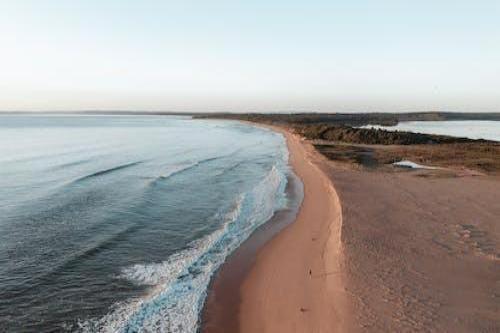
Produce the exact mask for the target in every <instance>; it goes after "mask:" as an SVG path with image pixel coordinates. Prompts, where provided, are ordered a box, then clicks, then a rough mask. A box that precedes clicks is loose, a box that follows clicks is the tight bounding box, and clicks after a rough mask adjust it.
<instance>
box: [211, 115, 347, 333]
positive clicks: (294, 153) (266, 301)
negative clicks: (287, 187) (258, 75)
mask: <svg viewBox="0 0 500 333" xmlns="http://www.w3.org/2000/svg"><path fill="white" fill-rule="evenodd" d="M253 125H255V124H253ZM271 128H272V129H273V130H274V131H277V132H280V133H282V134H283V135H284V136H285V137H286V141H287V146H288V150H289V153H290V158H289V163H290V165H291V167H292V168H293V171H294V172H295V174H296V175H297V176H298V177H299V178H300V179H301V181H302V183H303V186H304V197H303V201H302V204H301V206H300V209H299V211H298V212H297V214H296V216H295V221H294V223H293V224H289V225H287V226H286V227H285V228H284V229H283V230H281V229H280V230H281V231H280V232H279V233H278V234H277V235H276V230H274V233H272V234H271V235H269V232H268V235H267V236H264V237H263V236H262V235H260V236H259V235H258V236H256V237H260V238H261V241H260V244H258V245H257V246H259V248H258V249H254V250H255V252H256V255H255V254H254V258H250V259H248V253H247V254H246V256H247V258H246V259H242V257H245V254H242V252H248V249H245V248H242V249H241V248H240V249H238V250H237V251H236V253H235V255H234V256H233V258H231V259H230V260H229V261H228V262H227V263H226V264H224V266H223V269H222V270H221V272H219V274H218V275H217V276H216V278H215V280H214V282H213V284H212V288H211V289H210V291H209V297H208V300H207V303H206V306H205V311H204V314H203V332H235V330H237V331H239V332H340V331H346V330H348V328H349V327H350V325H351V322H350V311H349V310H348V309H349V304H348V298H347V297H346V292H345V288H344V281H343V273H342V272H343V250H342V244H341V229H342V213H341V212H342V210H341V206H340V201H339V198H338V196H337V193H336V191H335V189H334V188H333V186H332V183H331V181H330V179H329V178H328V177H327V176H326V175H325V174H324V172H323V171H322V169H321V164H322V163H323V158H322V157H321V156H320V155H319V154H318V153H317V152H316V151H315V150H314V148H313V147H312V146H311V145H310V144H308V143H306V142H305V141H303V140H302V139H301V138H300V137H299V136H297V135H294V134H292V133H290V132H289V131H287V130H286V129H283V128H277V127H271ZM279 218H280V217H278V219H279ZM281 218H282V219H283V217H281ZM288 218H289V216H288ZM271 222H272V221H271ZM282 227H283V226H282ZM261 233H262V232H261ZM263 233H266V231H263ZM254 238H255V237H254ZM262 238H264V241H263V240H262ZM266 238H267V239H266ZM269 238H272V239H271V240H269ZM254 243H255V241H254ZM257 243H259V242H257ZM249 246H250V247H252V246H253V247H254V248H255V246H256V245H255V244H254V245H249ZM247 247H248V246H247ZM235 272H236V273H235ZM235 294H237V295H235ZM235 307H236V309H235Z"/></svg>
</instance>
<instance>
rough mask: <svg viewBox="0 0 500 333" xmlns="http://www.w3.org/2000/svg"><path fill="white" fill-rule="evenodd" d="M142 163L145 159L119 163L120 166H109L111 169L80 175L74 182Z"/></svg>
mask: <svg viewBox="0 0 500 333" xmlns="http://www.w3.org/2000/svg"><path fill="white" fill-rule="evenodd" d="M141 163H143V161H137V162H132V163H125V164H121V165H118V166H115V167H112V168H109V169H105V170H100V171H97V172H94V173H91V174H89V175H86V176H83V177H80V178H78V179H76V180H74V181H73V183H78V182H81V181H85V180H88V179H91V178H95V177H99V176H103V175H106V174H109V173H112V172H115V171H119V170H123V169H127V168H130V167H133V166H136V165H139V164H141Z"/></svg>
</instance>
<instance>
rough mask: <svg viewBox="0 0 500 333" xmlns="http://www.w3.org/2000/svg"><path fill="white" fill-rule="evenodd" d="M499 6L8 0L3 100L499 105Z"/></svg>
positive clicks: (269, 107) (167, 107)
mask: <svg viewBox="0 0 500 333" xmlns="http://www.w3.org/2000/svg"><path fill="white" fill-rule="evenodd" d="M499 17H500V2H499V1H498V0H478V1H465V0H455V1H452V0H441V1H431V0H422V1H418V2H416V1H401V0H400V1H396V0H392V1H391V0H385V1H372V0H355V1H338V0H332V1H327V0H324V1H281V0H279V1H278V0H274V1H263V0H256V1H247V2H242V1H240V2H234V1H219V0H214V1H203V2H202V1H192V0H184V1H160V0H146V1H128V0H121V1H120V0H108V1H98V0H87V1H83V0H78V1H64V2H63V1H56V0H45V1H36V0H31V1H29V0H20V1H8V0H0V29H1V33H0V47H1V51H0V110H3V111H8V110H10V111H35V110H45V111H71V110H150V111H235V112H239V111H258V112H260V111H320V112H327V111H330V112H334V111H340V112H357V111H359V112H361V111H394V112H397V111H422V110H440V111H500V108H499V105H500V94H499V93H498V91H499V88H500V61H498V59H500V43H499V41H500V20H499Z"/></svg>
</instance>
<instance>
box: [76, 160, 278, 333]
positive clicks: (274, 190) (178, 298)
mask: <svg viewBox="0 0 500 333" xmlns="http://www.w3.org/2000/svg"><path fill="white" fill-rule="evenodd" d="M286 159H287V156H284V160H286ZM281 162H284V161H281ZM285 168H286V165H285V164H284V163H283V164H281V165H278V166H277V167H276V166H274V167H273V168H272V169H271V170H270V171H269V173H268V174H267V175H266V177H265V178H264V179H262V181H261V182H260V183H259V184H258V185H257V186H256V187H255V188H254V189H253V190H252V191H250V192H248V193H244V194H242V195H241V196H240V197H239V198H238V199H237V200H236V201H235V204H234V206H233V209H232V210H230V211H229V212H228V213H226V214H225V215H224V216H223V219H224V223H222V225H221V227H220V228H219V229H218V230H216V231H214V232H213V233H211V234H209V235H206V236H205V237H203V238H201V239H200V240H198V241H196V242H194V243H192V244H190V246H189V247H188V248H187V249H184V250H182V251H180V252H177V253H175V254H173V255H171V256H170V257H169V258H168V259H167V260H165V261H164V262H162V263H147V264H141V265H133V266H130V267H127V268H125V269H123V271H122V273H121V275H120V277H121V278H123V279H127V280H129V281H132V282H134V283H137V284H141V285H149V286H150V289H149V292H148V294H147V295H146V296H145V297H143V298H142V299H139V300H136V301H131V302H128V303H122V304H117V305H116V306H115V307H114V308H113V309H112V310H111V311H110V313H109V314H107V315H106V316H104V317H103V318H100V319H97V320H93V321H86V322H84V323H81V325H80V329H81V331H83V332H96V331H98V332H179V333H180V332H196V330H197V328H198V318H199V313H200V310H201V308H202V306H203V302H204V300H205V297H206V291H207V287H208V284H209V282H210V278H211V276H212V275H213V273H214V272H215V271H216V270H217V268H218V267H219V266H220V265H221V264H222V263H223V262H224V260H225V259H226V257H227V256H228V255H229V254H230V253H231V252H232V251H233V250H234V249H236V248H237V247H238V246H239V245H240V244H241V243H242V242H243V241H244V240H245V239H246V238H248V236H249V235H250V234H251V233H252V231H253V230H255V229H256V228H257V227H258V226H260V225H261V224H263V223H264V222H266V221H267V220H269V219H270V218H271V217H272V215H273V214H274V211H275V210H276V209H277V208H280V207H282V206H283V205H284V204H285V199H284V198H285V194H284V189H285V185H286V174H285V172H286V169H285Z"/></svg>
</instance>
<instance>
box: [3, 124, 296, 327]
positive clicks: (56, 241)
mask: <svg viewBox="0 0 500 333" xmlns="http://www.w3.org/2000/svg"><path fill="white" fill-rule="evenodd" d="M287 159H288V155H287V150H286V145H285V141H284V138H283V137H282V136H281V135H280V134H277V133H274V132H271V131H269V130H266V129H260V128H255V127H252V126H248V125H244V124H240V123H236V122H230V121H215V120H193V119H191V118H188V117H170V116H169V117H167V116H84V115H57V116H54V115H17V116H13V115H10V116H0V203H1V205H0V331H2V332H3V331H9V332H13V331H22V332H53V331H83V332H142V331H144V332H151V331H153V332H154V331H164V332H195V331H196V330H197V329H198V327H199V313H200V310H201V308H202V306H203V302H204V299H205V295H206V290H207V286H208V284H209V282H210V278H211V276H212V275H213V273H214V272H215V271H216V270H217V268H218V267H219V266H220V265H221V264H222V263H223V262H224V260H225V259H226V257H227V256H228V255H229V254H230V253H231V252H232V251H233V250H234V249H236V248H237V247H238V246H239V245H240V244H241V242H243V241H244V240H245V239H246V238H247V237H248V236H249V235H250V234H251V233H252V231H253V230H255V229H256V228H257V227H258V226H260V225H261V224H263V223H265V222H266V221H268V220H269V219H270V218H271V216H272V215H273V214H274V213H275V211H276V210H278V209H283V208H284V207H286V205H287V196H286V192H285V186H286V183H287V175H288V174H289V172H290V171H289V169H288V164H287Z"/></svg>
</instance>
